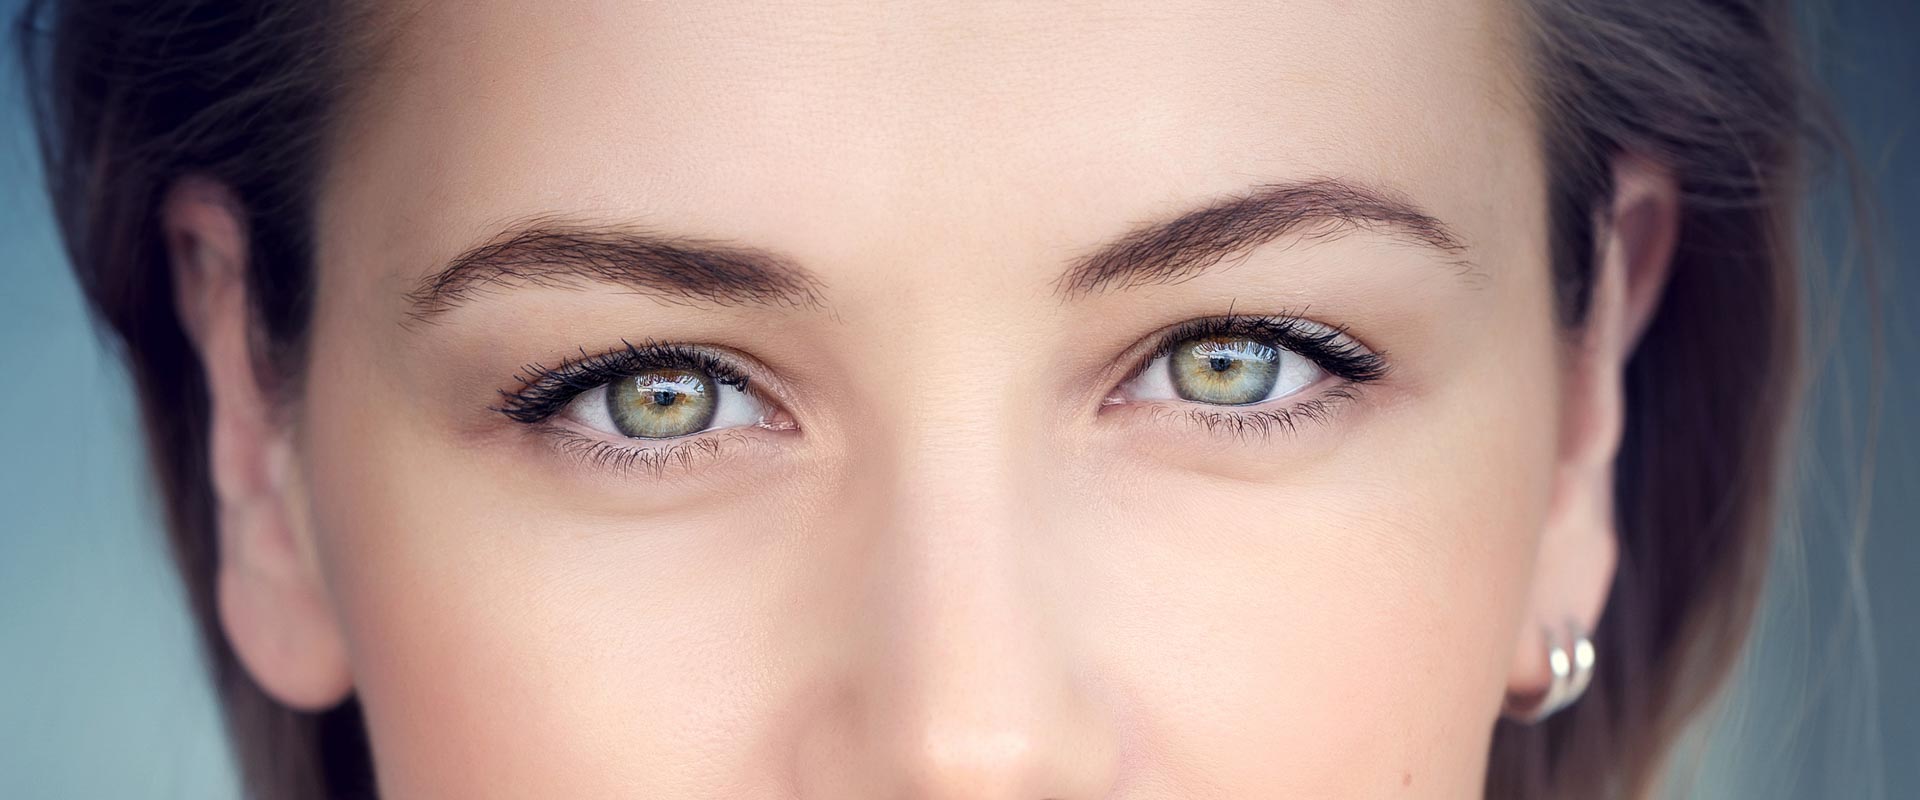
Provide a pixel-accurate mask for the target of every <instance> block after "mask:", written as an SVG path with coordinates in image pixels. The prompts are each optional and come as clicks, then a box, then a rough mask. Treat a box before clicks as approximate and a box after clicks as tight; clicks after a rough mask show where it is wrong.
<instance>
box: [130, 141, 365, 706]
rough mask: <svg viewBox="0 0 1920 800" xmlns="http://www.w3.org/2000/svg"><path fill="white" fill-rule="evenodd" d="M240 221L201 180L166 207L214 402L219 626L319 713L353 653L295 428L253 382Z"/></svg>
mask: <svg viewBox="0 0 1920 800" xmlns="http://www.w3.org/2000/svg"><path fill="white" fill-rule="evenodd" d="M244 219H245V217H244V214H243V213H242V212H241V210H240V205H239V203H238V202H237V201H236V198H234V196H233V194H232V193H231V192H230V191H228V190H227V188H226V187H225V186H224V185H221V184H220V183H218V182H215V181H212V180H209V179H206V178H200V177H189V178H185V179H182V180H180V181H179V182H178V183H176V184H175V185H174V186H173V187H172V188H171V189H170V190H169V191H168V193H167V196H166V198H165V199H164V200H163V201H162V206H161V224H162V227H163V229H164V232H165V235H166V243H167V253H168V257H169V261H170V262H171V267H172V271H173V286H174V297H173V301H174V307H175V309H176V311H177V312H178V314H179V317H180V321H181V324H182V325H183V326H184V327H185V329H186V333H187V337H188V338H189V339H190V340H191V341H192V343H193V346H194V349H195V351H196V352H198V353H199V356H200V363H201V365H202V367H203V368H204V371H205V377H206V381H207V396H208V398H209V400H210V409H209V415H210V419H209V425H208V453H209V458H210V460H211V464H210V468H211V470H210V471H211V473H212V478H213V491H214V496H215V508H216V521H217V525H218V532H217V535H218V537H219V553H220V557H219V571H218V577H217V589H216V591H217V595H218V598H219V601H218V605H219V610H220V623H221V626H222V627H223V628H225V630H226V634H227V639H228V640H229V641H230V642H232V644H233V648H234V651H235V652H236V653H237V654H238V655H239V658H240V662H241V664H243V665H244V666H245V667H246V669H247V671H248V672H249V673H250V674H252V676H253V679H254V681H255V682H256V683H258V684H259V685H260V686H261V688H263V689H265V690H266V692H267V694H269V695H271V696H273V697H274V698H275V699H277V700H279V701H280V702H281V703H284V704H286V705H288V706H291V707H293V708H296V709H301V710H319V709H323V708H326V707H328V706H332V705H334V704H336V703H338V702H340V701H341V700H342V699H344V698H345V697H346V695H347V693H348V691H349V690H350V688H351V680H350V677H349V673H348V669H347V657H346V646H345V640H344V638H343V637H342V636H341V633H340V629H339V626H338V624H337V622H336V619H335V616H334V612H333V609H332V607H331V605H330V603H329V602H328V600H327V596H326V592H325V588H324V585H323V583H322V582H321V580H320V573H319V569H318V564H317V559H316V558H315V556H314V549H313V546H312V541H311V538H310V537H309V535H308V530H307V525H306V515H305V513H304V508H305V504H304V499H303V495H302V486H301V480H300V477H299V475H298V468H297V465H298V462H297V460H296V459H295V457H294V456H295V451H294V447H293V439H292V435H291V431H290V430H289V427H288V426H287V425H286V424H285V416H284V415H282V414H279V413H277V406H276V404H275V402H274V398H273V397H272V395H271V391H270V389H269V388H268V386H269V384H268V383H267V382H265V381H263V380H261V379H262V378H263V377H265V376H263V375H259V374H257V373H256V367H257V365H258V364H259V362H258V360H257V356H258V354H257V353H256V352H255V347H254V342H255V336H254V332H255V331H256V330H257V328H256V326H255V325H254V324H253V315H252V310H251V305H250V303H249V301H248V293H247V267H248V265H247V254H248V252H249V248H248V243H247V231H246V226H245V223H244V222H243V220H244Z"/></svg>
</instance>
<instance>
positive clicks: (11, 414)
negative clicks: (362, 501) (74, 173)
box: [0, 0, 1920, 798]
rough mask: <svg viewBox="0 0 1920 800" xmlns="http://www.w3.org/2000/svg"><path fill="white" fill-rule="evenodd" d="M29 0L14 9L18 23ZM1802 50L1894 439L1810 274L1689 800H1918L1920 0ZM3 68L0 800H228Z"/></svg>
mask: <svg viewBox="0 0 1920 800" xmlns="http://www.w3.org/2000/svg"><path fill="white" fill-rule="evenodd" d="M17 6H18V2H17V0H0V11H3V12H4V13H5V15H6V17H7V18H8V19H9V20H11V18H12V17H13V16H14V13H15V9H16V8H17ZM1810 30H1811V31H1812V34H1811V38H1812V39H1813V40H1814V41H1815V42H1816V43H1817V44H1820V45H1822V46H1823V48H1824V53H1825V54H1824V55H1823V57H1822V58H1821V63H1822V64H1823V71H1824V72H1825V73H1826V75H1827V76H1828V77H1829V78H1830V82H1831V83H1832V84H1833V85H1834V87H1835V92H1836V96H1837V99H1838V100H1839V102H1840V104H1841V106H1842V109H1843V111H1844V112H1845V115H1846V116H1847V118H1848V120H1849V121H1850V123H1851V124H1852V126H1853V129H1854V133H1855V135H1856V140H1857V143H1858V147H1859V150H1860V157H1861V159H1862V161H1863V162H1864V163H1865V164H1866V165H1867V166H1868V167H1869V171H1870V172H1871V173H1872V176H1873V177H1874V179H1875V181H1876V182H1877V185H1878V196H1879V199H1880V203H1881V212H1882V214H1883V216H1884V220H1885V222H1886V231H1887V233H1888V234H1889V235H1888V236H1887V244H1888V250H1887V251H1886V253H1885V259H1884V263H1883V266H1882V269H1881V271H1880V272H1879V274H1878V281H1879V289H1878V291H1877V292H1873V293H1872V295H1873V296H1874V297H1877V298H1878V299H1879V300H1880V301H1881V303H1882V304H1883V306H1884V307H1883V309H1882V316H1881V319H1882V320H1883V322H1884V325H1885V327H1884V329H1883V331H1882V332H1881V340H1882V341H1883V342H1884V345H1885V348H1886V350H1885V356H1884V359H1883V360H1882V361H1881V362H1880V364H1881V366H1882V369H1883V373H1882V376H1883V377H1884V384H1883V385H1882V386H1881V388H1880V391H1879V394H1878V406H1879V408H1880V414H1879V417H1878V428H1877V429H1872V428H1871V427H1870V422H1869V420H1871V419H1872V415H1871V413H1870V412H1871V410H1872V408H1873V407H1874V406H1875V405H1876V403H1875V392H1874V389H1873V384H1874V381H1873V379H1872V373H1873V369H1872V361H1871V360H1870V359H1869V358H1868V357H1867V354H1868V353H1869V352H1870V347H1869V343H1870V342H1871V341H1872V340H1873V336H1872V334H1871V330H1870V327H1869V326H1868V325H1867V323H1866V320H1867V319H1869V318H1870V315H1869V314H1868V313H1867V307H1866V304H1865V298H1866V297H1867V296H1868V294H1869V293H1868V292H1867V291H1865V290H1864V289H1863V286H1865V285H1866V284H1865V282H1864V278H1863V275H1862V273H1860V272H1858V271H1857V270H1854V271H1849V270H1847V269H1844V268H1843V267H1834V268H1831V269H1828V270H1826V271H1825V272H1823V273H1820V274H1817V275H1815V276H1814V277H1813V278H1811V279H1810V281H1811V290H1812V294H1811V296H1812V297H1813V302H1814V306H1815V308H1814V310H1815V312H1816V313H1817V314H1818V317H1819V325H1817V326H1816V329H1817V330H1820V331H1823V333H1822V334H1820V335H1818V336H1816V337H1815V348H1814V353H1813V355H1814V366H1813V369H1814V374H1815V378H1816V384H1817V387H1816V394H1815V396H1814V400H1813V403H1812V407H1811V408H1810V421H1809V423H1808V426H1807V427H1808V431H1809V435H1808V437H1807V443H1806V444H1805V445H1804V446H1803V447H1804V457H1803V458H1802V459H1801V461H1800V463H1799V473H1800V475H1799V478H1798V480H1799V482H1800V486H1801V489H1800V491H1799V492H1798V493H1797V497H1798V500H1797V502H1796V503H1794V508H1793V509H1791V510H1790V512H1789V514H1788V515H1787V520H1786V524H1785V526H1784V529H1785V530H1784V532H1783V535H1782V537H1781V540H1780V545H1779V547H1778V548H1777V550H1778V553H1779V566H1778V569H1777V570H1776V573H1775V575H1774V581H1773V583H1772V589H1771V593H1770V595H1769V598H1768V601H1767V604H1766V608H1765V611H1764V618H1763V621H1762V624H1761V628H1760V634H1759V636H1758V638H1757V640H1756V643H1755V646H1754V648H1753V650H1752V653H1751V654H1750V656H1749V658H1748V659H1747V660H1746V661H1745V663H1744V664H1743V665H1742V667H1741V672H1740V676H1741V677H1740V680H1739V683H1738V684H1737V685H1736V687H1735V689H1734V691H1733V692H1732V693H1731V694H1730V696H1729V699H1728V701H1727V703H1726V704H1725V705H1724V707H1723V709H1722V711H1721V712H1720V714H1719V715H1718V716H1717V717H1716V718H1714V719H1713V720H1712V721H1711V724H1709V725H1706V726H1703V729H1704V731H1705V733H1706V735H1705V736H1703V737H1699V738H1698V740H1697V741H1696V742H1695V745H1696V746H1697V747H1698V748H1699V753H1700V754H1701V755H1702V756H1703V758H1702V765H1701V766H1700V767H1699V768H1698V769H1697V770H1693V771H1690V772H1688V773H1685V774H1680V775H1676V776H1675V778H1674V779H1673V782H1672V786H1673V793H1674V794H1676V795H1682V796H1699V797H1725V798H1734V797H1876V796H1884V797H1894V798H1920V677H1916V670H1917V669H1920V617H1917V616H1916V611H1920V536H1916V535H1915V534H1916V530H1915V527H1916V526H1915V523H1914V520H1915V519H1916V515H1917V514H1920V492H1916V490H1917V489H1920V435H1917V434H1920V431H1916V428H1915V414H1914V411H1915V410H1916V409H1920V379H1917V378H1916V377H1915V373H1916V372H1920V337H1917V336H1916V332H1915V322H1914V318H1913V316H1912V315H1913V313H1914V311H1915V310H1916V308H1920V307H1917V306H1916V305H1915V300H1916V298H1917V297H1920V294H1916V291H1915V283H1916V278H1915V276H1914V275H1913V274H1912V271H1911V269H1910V267H1911V265H1912V264H1913V260H1914V256H1915V254H1920V238H1916V234H1915V222H1916V221H1920V220H1917V219H1916V212H1917V211H1920V149H1917V148H1920V143H1916V142H1915V141H1914V136H1915V126H1916V123H1920V61H1917V60H1916V48H1917V47H1920V3H1915V2H1910V1H1908V2H1899V1H1893V2H1873V1H1869V0H1855V1H1854V2H1842V3H1836V4H1834V5H1833V10H1832V11H1828V12H1822V13H1821V14H1819V15H1817V18H1816V19H1815V20H1814V22H1813V24H1812V26H1811V27H1810ZM6 55H7V56H8V58H7V59H6V64H5V66H4V67H0V275H4V280H0V798H42V797H45V798H66V797H75V798H119V797H158V798H168V797H177V798H222V797H232V796H235V795H236V794H237V789H236V787H235V783H234V779H233V776H232V763H231V758H230V756H229V754H228V753H227V750H226V746H225V744H224V742H223V740H222V739H221V736H220V734H219V730H218V724H219V723H218V717H217V715H216V712H215V709H214V706H213V701H212V697H211V693H210V690H209V687H208V684H207V682H206V680H205V678H204V677H203V676H202V671H201V666H200V664H199V661H198V659H199V656H198V651H197V649H196V647H195V645H194V642H193V639H192V629H191V627H190V625H189V623H188V621H187V619H186V618H185V614H184V610H183V607H182V602H181V593H180V589H179V586H178V585H177V582H176V580H175V578H174V573H173V571H172V569H171V565H170V564H169V562H168V560H167V558H166V555H165V553H164V548H163V544H162V536H161V533H160V531H159V530H158V529H157V528H156V526H155V524H154V522H153V520H154V519H155V518H156V517H155V514H154V512H153V508H154V506H153V498H152V495H151V492H150V490H149V489H148V488H147V485H146V483H145V482H144V481H145V478H144V474H143V463H142V454H141V449H140V439H139V432H138V429H137V420H136V417H135V415H134V410H133V405H132V402H131V399H130V397H129V395H128V390H127V384H126V380H125V378H124V377H123V375H122V373H121V371H120V369H119V368H118V366H117V364H116V362H115V360H114V358H113V356H112V354H111V353H110V352H108V351H107V350H106V349H105V348H104V347H103V340H102V339H101V338H100V337H98V336H96V335H95V333H94V331H93V329H92V328H91V327H90V326H89V323H88V320H87V318H86V316H85V314H84V311H83V308H82V305H81V301H80V297H79V294H78V292H77V290H76V288H75V286H74V283H73V281H72V279H71V277H70V275H69V273H68V272H67V270H66V266H65V264H64V262H63V260H62V256H61V254H60V252H59V250H58V248H57V245H56V243H55V239H54V233H53V230H52V224H51V221H50V219H49V217H48V214H47V210H46V206H45V201H44V199H43V197H42V195H41V194H40V185H39V175H38V172H37V165H36V163H35V157H34V150H33V145H32V142H31V132H30V129H29V127H28V120H27V119H26V114H25V113H24V109H23V106H22V104H21V91H20V88H19V85H18V83H19V79H18V73H17V70H16V68H15V60H14V58H13V57H12V56H13V53H12V52H11V50H10V48H9V49H8V52H7V53H6ZM1833 205H1834V204H1823V208H1830V207H1832V206H1833ZM1824 230H1825V234H1824V239H1823V240H1822V242H1821V243H1820V244H1819V245H1817V247H1819V248H1820V249H1821V250H1823V251H1824V252H1826V253H1828V254H1830V255H1838V254H1840V249H1841V248H1840V246H1839V244H1838V243H1840V242H1843V241H1844V239H1843V238H1842V237H1841V236H1839V235H1838V233H1837V231H1838V226H1837V225H1835V224H1833V221H1832V220H1827V221H1826V226H1825V228H1824ZM155 301H156V302H164V300H163V299H161V298H156V299H155ZM1869 444H1873V445H1877V452H1875V453H1871V455H1874V456H1876V458H1875V460H1874V461H1873V462H1872V463H1873V464H1874V468H1873V469H1871V470H1863V464H1865V463H1866V462H1865V460H1864V459H1866V458H1867V457H1868V456H1869V455H1870V453H1869V450H1870V449H1873V448H1870V447H1869V446H1868V445H1869ZM1863 489H1865V490H1869V491H1866V492H1865V493H1864V494H1863ZM1862 498H1864V503H1863V502H1862ZM1863 510H1864V512H1865V513H1863ZM1856 537H1860V538H1859V540H1858V541H1856ZM1869 632H1870V634H1871V635H1866V634H1867V633H1869Z"/></svg>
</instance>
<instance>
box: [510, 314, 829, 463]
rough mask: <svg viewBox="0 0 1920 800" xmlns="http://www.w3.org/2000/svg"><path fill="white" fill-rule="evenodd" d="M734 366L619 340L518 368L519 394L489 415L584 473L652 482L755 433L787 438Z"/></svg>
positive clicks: (696, 351)
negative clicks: (638, 474)
mask: <svg viewBox="0 0 1920 800" xmlns="http://www.w3.org/2000/svg"><path fill="white" fill-rule="evenodd" d="M741 361H742V359H737V358H735V357H732V356H728V355H725V354H723V353H721V352H717V351H716V350H715V349H713V348H707V347H700V346H685V345H678V344H668V343H660V342H651V341H650V342H646V343H644V344H639V345H635V344H632V343H630V342H627V341H624V340H623V341H622V342H621V346H620V347H619V348H616V349H613V350H610V351H608V352H605V353H600V354H598V355H588V354H586V353H585V352H584V351H582V353H581V355H580V356H579V357H577V358H569V359H566V360H564V361H562V362H561V363H560V364H558V365H556V366H553V367H546V366H541V365H538V364H533V365H528V366H526V367H523V368H522V369H521V371H520V374H519V375H518V376H516V378H517V380H518V382H519V384H520V385H519V388H517V389H514V390H503V391H502V392H501V393H500V395H501V400H502V401H501V403H500V405H499V406H497V407H495V408H494V410H495V411H498V412H499V413H500V414H502V415H503V416H505V417H506V418H507V419H510V420H512V421H514V422H516V423H519V424H521V425H525V426H528V427H530V428H533V429H535V430H538V431H539V432H541V433H542V434H544V435H546V436H547V437H549V438H550V439H551V440H552V442H553V443H554V444H555V445H557V446H558V447H559V449H560V450H562V451H563V452H566V453H569V454H572V455H576V456H579V457H581V458H582V459H584V460H585V461H587V462H588V463H590V464H592V465H595V466H599V467H606V468H612V469H617V470H639V471H643V472H647V473H651V474H655V475H657V474H659V473H660V472H662V471H663V470H664V469H666V468H667V467H691V466H693V465H694V464H695V463H696V462H700V461H710V460H714V459H717V458H720V457H721V456H723V455H724V454H725V452H726V449H727V448H729V447H731V446H735V445H740V444H746V443H751V442H752V441H753V439H754V435H755V433H756V432H757V431H780V430H791V429H792V428H793V424H792V421H791V420H790V419H789V418H788V417H787V416H786V414H785V412H784V411H782V410H781V409H780V407H779V406H778V405H776V404H774V403H773V402H772V401H771V400H770V399H768V398H766V397H764V396H763V395H762V394H761V393H760V392H759V391H757V390H756V389H754V388H752V387H750V385H749V377H748V368H747V367H745V366H743V365H742V364H741Z"/></svg>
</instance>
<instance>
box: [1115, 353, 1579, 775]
mask: <svg viewBox="0 0 1920 800" xmlns="http://www.w3.org/2000/svg"><path fill="white" fill-rule="evenodd" d="M1542 388H1544V387H1535V389H1534V390H1533V391H1534V393H1533V394H1528V393H1526V392H1525V390H1522V393H1521V394H1520V395H1518V396H1507V397H1503V398H1489V397H1485V396H1473V397H1467V396H1462V397H1460V398H1459V402H1458V403H1457V404H1452V405H1451V407H1450V403H1451V401H1450V400H1449V399H1447V398H1445V397H1436V398H1433V402H1431V403H1430V404H1427V405H1426V406H1424V407H1423V408H1422V410H1421V412H1420V413H1419V414H1418V415H1406V416H1404V417H1402V418H1398V419H1392V418H1388V419H1381V420H1377V421H1376V422H1375V424H1373V425H1371V426H1368V427H1366V428H1365V429H1364V431H1363V432H1359V433H1357V434H1356V435H1355V436H1353V437H1350V438H1349V439H1348V440H1346V441H1344V442H1342V444H1341V446H1340V447H1339V448H1338V449H1337V452H1335V453H1333V454H1331V455H1329V456H1328V457H1327V458H1326V459H1325V460H1324V461H1321V462H1317V463H1314V464H1312V465H1309V466H1304V467H1303V468H1302V469H1300V470H1299V471H1297V472H1296V473H1295V474H1292V475H1289V476H1288V478H1287V479H1286V480H1284V481H1276V482H1272V483H1264V484H1235V483H1224V484H1223V482H1221V481H1217V480H1201V479H1186V480H1183V479H1182V478H1180V477H1178V476H1168V475H1158V474H1155V475H1147V476H1143V478H1142V479H1141V480H1139V481H1138V482H1137V484H1136V485H1135V486H1134V487H1132V488H1131V489H1129V490H1128V491H1126V492H1124V493H1121V494H1118V495H1116V496H1113V497H1107V498H1101V499H1100V500H1099V501H1098V502H1094V503H1090V504H1089V507H1092V508H1105V509H1112V510H1113V512H1112V517H1111V518H1109V519H1108V520H1106V522H1105V523H1104V527H1106V528H1107V529H1109V530H1128V531H1135V532H1136V533H1135V534H1134V535H1129V536H1124V537H1114V536H1111V535H1109V536H1108V537H1107V538H1108V539H1109V540H1110V541H1113V542H1116V543H1118V544H1117V545H1116V546H1114V547H1113V548H1111V549H1107V550H1102V551H1092V552H1097V554H1098V555H1097V558H1096V560H1095V561H1094V563H1095V564H1096V565H1097V568H1098V570H1099V571H1098V572H1097V573H1094V574H1092V575H1090V576H1089V583H1090V585H1094V586H1100V587H1103V588H1102V589H1101V591H1102V592H1103V593H1104V596H1105V597H1106V598H1107V599H1106V601H1105V602H1104V603H1103V604H1102V605H1101V606H1100V607H1099V608H1098V609H1097V611H1096V612H1094V615H1093V616H1090V617H1089V621H1088V622H1087V623H1086V624H1089V625H1095V626H1098V625H1109V626H1110V627H1109V628H1107V629H1106V630H1105V631H1104V632H1103V633H1102V634H1100V635H1097V636H1094V637H1093V640H1094V641H1096V642H1099V643H1100V644H1099V645H1097V647H1098V648H1099V649H1100V651H1101V652H1102V653H1103V654H1104V655H1103V656H1102V658H1104V659H1106V660H1107V662H1108V666H1107V667H1106V669H1107V670H1109V671H1111V672H1114V673H1116V674H1122V675H1126V676H1129V677H1128V678H1127V680H1128V681H1130V685H1129V686H1128V687H1127V689H1126V692H1127V694H1129V695H1130V698H1129V700H1128V701H1127V702H1128V704H1129V705H1130V706H1132V707H1134V708H1137V709H1140V711H1139V717H1138V718H1137V719H1136V720H1135V725H1136V726H1137V727H1139V728H1140V729H1141V730H1143V731H1145V732H1146V733H1145V734H1144V735H1145V737H1146V738H1147V739H1148V740H1149V741H1150V744H1148V745H1147V746H1146V749H1147V750H1149V751H1151V752H1155V753H1156V754H1159V755H1162V756H1165V757H1168V758H1169V759H1170V760H1172V761H1175V762H1177V763H1182V764H1186V765H1189V768H1190V769H1191V770H1192V772H1193V774H1194V775H1195V776H1205V778H1206V779H1207V780H1208V781H1209V782H1212V783H1215V784H1218V785H1219V786H1221V787H1223V794H1224V795H1225V796H1251V795H1267V794H1271V795H1273V796H1332V795H1346V794H1351V793H1353V792H1354V790H1355V789H1356V788H1357V787H1360V786H1371V787H1372V788H1373V789H1376V790H1378V791H1380V792H1382V793H1384V792H1387V791H1397V790H1399V789H1401V785H1402V784H1401V782H1402V781H1403V780H1413V781H1416V783H1415V784H1414V785H1415V786H1419V787H1423V789H1421V790H1420V791H1423V792H1434V794H1435V796H1451V795H1449V794H1448V792H1447V791H1444V790H1442V791H1435V790H1436V787H1445V789H1449V790H1453V791H1457V793H1458V794H1459V795H1460V796H1465V795H1468V794H1472V793H1474V792H1476V791H1477V790H1478V787H1479V785H1480V780H1481V778H1482V769H1483V764H1484V758H1485V754H1486V742H1487V739H1486V736H1487V734H1488V732H1489V731H1490V728H1491V726H1492V724H1493V722H1494V720H1495V717H1496V714H1497V712H1498V709H1499V704H1500V698H1501V695H1502V693H1503V691H1504V686H1505V682H1506V679H1507V668H1508V665H1509V664H1510V663H1511V661H1512V652H1513V651H1512V648H1513V646H1514V635H1515V630H1516V628H1517V625H1518V624H1519V619H1520V616H1521V614H1522V612H1523V611H1524V608H1525V604H1526V598H1527V596H1528V590H1529V583H1530V580H1531V575H1532V569H1533V561H1534V551H1535V546H1536V538H1537V536H1538V535H1539V532H1540V529H1541V525H1542V522H1543V520H1544V518H1545V513H1546V506H1547V502H1548V499H1549V496H1550V491H1551V483H1550V480H1549V476H1550V475H1551V464H1552V451H1551V449H1550V448H1549V447H1543V446H1542V445H1541V443H1542V442H1548V443H1550V442H1552V441H1553V439H1552V436H1551V431H1552V426H1553V414H1552V413H1551V408H1552V406H1551V404H1550V403H1549V402H1547V401H1546V397H1545V395H1544V392H1543V391H1541V389H1542ZM1276 441H1278V440H1276ZM1410 443H1412V444H1410ZM1142 520H1145V521H1146V522H1145V524H1142ZM1410 776H1417V777H1410Z"/></svg>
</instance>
